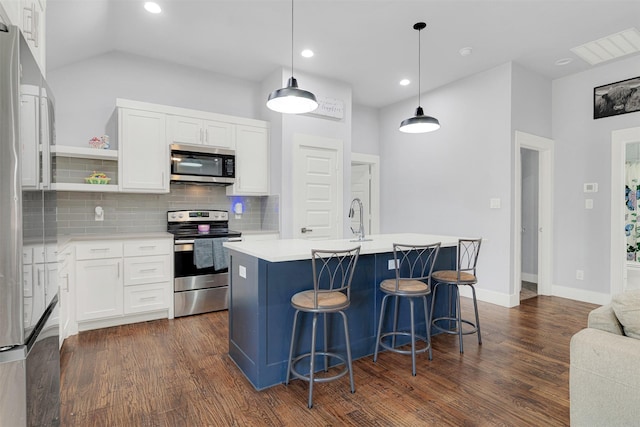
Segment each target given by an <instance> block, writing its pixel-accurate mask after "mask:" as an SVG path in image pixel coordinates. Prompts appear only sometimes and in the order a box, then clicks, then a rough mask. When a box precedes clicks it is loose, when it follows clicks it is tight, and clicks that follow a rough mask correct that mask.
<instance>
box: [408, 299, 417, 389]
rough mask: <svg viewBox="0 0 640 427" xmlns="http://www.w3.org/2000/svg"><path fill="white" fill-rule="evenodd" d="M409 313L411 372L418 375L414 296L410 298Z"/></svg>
mask: <svg viewBox="0 0 640 427" xmlns="http://www.w3.org/2000/svg"><path fill="white" fill-rule="evenodd" d="M409 314H410V316H411V372H412V374H413V376H414V377H415V376H416V328H415V324H414V316H413V298H409Z"/></svg>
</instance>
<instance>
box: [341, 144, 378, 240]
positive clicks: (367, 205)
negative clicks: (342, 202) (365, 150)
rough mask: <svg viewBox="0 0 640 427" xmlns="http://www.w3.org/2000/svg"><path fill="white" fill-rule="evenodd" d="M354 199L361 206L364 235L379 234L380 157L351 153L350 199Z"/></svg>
mask: <svg viewBox="0 0 640 427" xmlns="http://www.w3.org/2000/svg"><path fill="white" fill-rule="evenodd" d="M356 197H357V198H359V199H360V200H361V201H362V205H363V213H364V215H363V216H364V225H365V226H364V231H365V235H367V236H369V235H371V234H378V233H380V157H378V156H375V155H372V154H360V153H351V199H352V200H353V199H354V198H356ZM356 219H357V218H356ZM353 221H355V219H354V220H352V222H353ZM356 222H357V221H356ZM349 225H351V226H354V224H349ZM357 225H358V226H359V224H357Z"/></svg>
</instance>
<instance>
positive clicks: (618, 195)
mask: <svg viewBox="0 0 640 427" xmlns="http://www.w3.org/2000/svg"><path fill="white" fill-rule="evenodd" d="M639 145H640V127H636V128H629V129H620V130H615V131H613V132H612V133H611V261H610V263H611V274H610V277H611V289H610V292H611V295H615V294H618V293H621V292H623V291H625V290H628V289H640V263H638V255H637V254H634V253H633V251H632V250H630V248H629V245H628V240H629V239H628V237H630V236H631V235H632V234H633V231H634V230H632V229H628V228H627V226H628V225H632V223H631V222H629V223H627V221H626V219H625V218H628V217H629V215H628V214H632V213H633V211H631V210H629V209H628V207H627V200H628V199H629V198H630V197H629V196H632V197H631V199H633V198H634V197H633V196H635V198H637V195H638V194H637V188H636V189H635V194H627V188H629V191H630V192H631V191H633V190H634V189H633V188H632V187H633V185H629V184H630V182H629V183H628V182H627V181H628V179H627V161H628V160H629V161H630V163H632V162H634V161H635V160H638V159H637V158H640V152H636V150H637V149H638V147H639ZM632 180H633V177H629V181H632ZM629 202H631V203H632V204H633V200H629ZM635 208H636V209H635V210H636V211H637V209H638V206H637V205H636V206H635ZM627 233H629V236H628V235H627Z"/></svg>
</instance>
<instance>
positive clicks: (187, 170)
mask: <svg viewBox="0 0 640 427" xmlns="http://www.w3.org/2000/svg"><path fill="white" fill-rule="evenodd" d="M235 177H236V156H235V151H233V150H227V149H224V148H217V147H211V146H209V145H187V144H171V182H190V183H200V184H213V185H231V184H233V182H234V180H235Z"/></svg>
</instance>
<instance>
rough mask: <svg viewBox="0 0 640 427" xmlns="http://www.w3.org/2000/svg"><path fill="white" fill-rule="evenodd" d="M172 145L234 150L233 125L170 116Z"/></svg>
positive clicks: (169, 124) (169, 126)
mask: <svg viewBox="0 0 640 427" xmlns="http://www.w3.org/2000/svg"><path fill="white" fill-rule="evenodd" d="M168 133H169V143H170V144H204V145H211V146H215V147H222V148H229V149H233V148H234V141H233V125H232V124H230V123H225V122H218V121H214V120H203V119H199V118H194V117H185V116H174V115H169V116H168Z"/></svg>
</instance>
